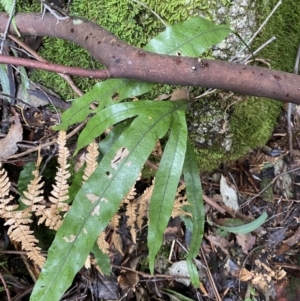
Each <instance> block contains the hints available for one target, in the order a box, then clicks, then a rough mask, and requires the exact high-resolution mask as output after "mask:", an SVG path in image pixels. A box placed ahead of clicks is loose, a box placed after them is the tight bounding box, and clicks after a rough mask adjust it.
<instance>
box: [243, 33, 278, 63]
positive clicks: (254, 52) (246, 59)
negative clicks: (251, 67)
mask: <svg viewBox="0 0 300 301" xmlns="http://www.w3.org/2000/svg"><path fill="white" fill-rule="evenodd" d="M275 40H276V37H275V36H273V37H272V38H271V39H269V40H268V41H267V42H265V43H264V44H262V45H261V46H260V47H258V48H257V49H256V50H255V51H253V55H254V56H255V55H256V54H257V53H259V52H260V51H261V50H262V49H263V48H265V47H266V46H268V45H269V44H270V43H272V42H273V41H275ZM251 57H252V54H249V55H248V56H247V57H246V58H245V59H244V60H243V61H242V64H245V63H246V62H247V61H248V60H249V59H250V58H251Z"/></svg>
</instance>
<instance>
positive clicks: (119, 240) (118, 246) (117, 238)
mask: <svg viewBox="0 0 300 301" xmlns="http://www.w3.org/2000/svg"><path fill="white" fill-rule="evenodd" d="M112 243H113V244H114V246H115V248H116V249H117V250H118V252H119V253H120V254H121V255H122V256H124V253H123V251H122V249H123V243H122V238H121V236H120V235H119V234H118V233H117V232H115V231H114V232H113V234H112Z"/></svg>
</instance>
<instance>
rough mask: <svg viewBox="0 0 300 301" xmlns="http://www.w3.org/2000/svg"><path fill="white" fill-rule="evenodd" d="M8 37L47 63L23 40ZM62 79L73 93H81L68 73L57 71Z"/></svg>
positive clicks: (11, 36)
mask: <svg viewBox="0 0 300 301" xmlns="http://www.w3.org/2000/svg"><path fill="white" fill-rule="evenodd" d="M8 37H9V38H10V39H11V40H13V41H14V42H16V43H17V44H18V45H19V46H21V47H22V48H24V49H25V50H26V51H27V52H28V53H30V54H31V55H32V56H33V57H35V58H36V59H37V60H39V61H40V62H45V63H49V62H48V61H47V60H46V59H44V58H43V57H42V56H41V55H40V54H39V53H37V52H36V51H34V50H33V49H32V48H30V47H29V46H28V45H27V44H25V43H24V42H23V41H21V40H20V39H18V38H16V37H15V36H13V35H8ZM58 74H59V75H60V76H61V77H62V78H63V79H65V80H66V81H67V82H68V84H69V85H70V87H71V88H72V89H73V91H74V92H75V93H77V94H78V95H79V96H82V95H83V92H82V91H81V90H80V89H79V88H78V87H77V86H76V84H75V83H74V81H73V80H72V78H71V77H70V75H68V74H63V73H58Z"/></svg>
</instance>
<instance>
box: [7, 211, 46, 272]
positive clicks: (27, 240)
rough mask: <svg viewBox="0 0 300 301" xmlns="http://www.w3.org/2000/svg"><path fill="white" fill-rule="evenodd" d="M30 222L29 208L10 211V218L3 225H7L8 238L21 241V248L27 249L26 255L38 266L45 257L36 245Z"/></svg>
mask: <svg viewBox="0 0 300 301" xmlns="http://www.w3.org/2000/svg"><path fill="white" fill-rule="evenodd" d="M30 223H32V219H31V208H30V207H28V208H26V209H25V210H23V211H12V212H10V218H9V219H8V220H7V221H6V223H5V224H4V225H9V226H10V227H9V229H8V231H7V234H8V235H9V237H10V239H11V240H13V241H16V242H20V243H21V247H22V249H23V250H25V251H27V252H28V254H27V256H28V257H29V258H30V259H32V260H33V261H34V262H35V263H36V264H37V265H38V266H39V267H40V268H42V267H43V265H44V263H45V258H44V257H43V256H42V255H41V253H40V251H41V248H39V247H37V243H38V240H37V239H36V238H35V237H34V235H33V234H32V233H33V231H32V230H30V227H29V226H28V224H30Z"/></svg>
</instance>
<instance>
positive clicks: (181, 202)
mask: <svg viewBox="0 0 300 301" xmlns="http://www.w3.org/2000/svg"><path fill="white" fill-rule="evenodd" d="M184 190H185V184H181V185H180V186H179V187H178V188H177V192H176V197H175V201H174V205H173V210H172V215H171V216H172V218H175V217H176V216H190V217H192V214H191V213H189V212H186V211H184V206H188V205H189V203H188V201H187V195H186V193H185V192H184Z"/></svg>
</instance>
